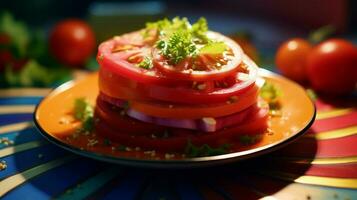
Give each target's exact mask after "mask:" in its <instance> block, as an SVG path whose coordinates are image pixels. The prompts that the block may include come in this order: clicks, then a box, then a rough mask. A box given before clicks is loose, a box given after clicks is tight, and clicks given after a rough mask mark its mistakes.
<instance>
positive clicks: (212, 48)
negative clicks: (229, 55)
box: [200, 42, 227, 54]
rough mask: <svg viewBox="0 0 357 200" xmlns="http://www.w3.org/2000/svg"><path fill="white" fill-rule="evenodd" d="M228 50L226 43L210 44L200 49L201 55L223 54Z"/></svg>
mask: <svg viewBox="0 0 357 200" xmlns="http://www.w3.org/2000/svg"><path fill="white" fill-rule="evenodd" d="M226 50H227V45H226V44H225V43H224V42H212V43H208V44H206V45H205V46H203V47H202V48H201V49H200V54H222V53H223V52H224V51H226Z"/></svg>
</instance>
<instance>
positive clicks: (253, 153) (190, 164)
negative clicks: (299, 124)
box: [33, 68, 316, 169]
mask: <svg viewBox="0 0 357 200" xmlns="http://www.w3.org/2000/svg"><path fill="white" fill-rule="evenodd" d="M259 74H265V75H270V76H275V77H278V78H279V79H285V80H287V81H289V82H290V83H291V84H295V85H296V86H298V87H300V88H303V87H302V86H300V85H298V84H297V83H295V82H294V81H291V80H289V79H287V78H285V77H283V76H281V75H279V74H276V73H274V72H271V71H268V70H266V69H261V68H260V69H259ZM78 81H80V80H70V81H67V82H65V83H63V84H61V85H60V86H58V87H56V88H54V89H53V90H52V91H51V92H50V93H49V94H48V95H46V96H45V97H44V98H43V99H41V101H40V102H39V103H38V104H37V105H36V107H35V110H34V112H33V120H34V124H35V127H36V128H37V130H39V132H40V134H41V135H42V136H43V137H44V138H46V139H47V140H48V141H49V142H51V143H52V144H55V145H57V146H59V147H61V148H64V149H66V150H68V151H70V152H72V153H75V154H77V155H81V156H85V157H87V158H91V159H94V160H100V161H105V162H109V163H115V164H121V165H126V166H132V167H133V166H134V167H142V168H161V169H163V168H167V169H169V168H175V169H177V168H198V167H210V166H216V165H223V164H227V163H231V162H236V161H242V160H246V159H249V158H254V157H258V156H261V155H265V154H268V153H270V152H273V151H276V150H278V149H280V148H282V147H284V146H286V145H288V144H290V143H292V142H293V141H295V140H296V139H297V138H299V137H301V136H302V135H303V134H304V133H306V131H307V130H308V129H309V128H310V127H311V126H312V124H313V123H314V121H315V118H316V105H315V103H314V102H313V101H312V99H311V98H310V97H308V98H309V100H310V103H311V104H312V107H313V115H312V116H311V118H310V120H309V123H308V124H307V125H306V126H305V127H304V128H303V129H301V130H300V131H299V132H297V133H296V134H294V135H292V136H290V137H287V138H284V139H283V140H280V141H277V142H274V143H271V144H268V145H265V146H261V147H258V148H254V149H249V150H244V151H240V152H232V153H227V154H222V155H216V156H205V157H195V158H183V159H179V160H170V159H168V160H163V159H160V160H155V159H139V158H130V157H116V156H110V155H106V154H100V153H96V152H92V151H88V150H82V149H80V148H77V147H75V146H72V145H70V144H67V143H65V142H63V141H61V140H59V139H57V138H56V137H54V136H52V135H51V134H50V133H48V132H46V131H45V130H44V129H43V128H42V127H41V126H40V124H39V122H38V120H37V111H38V109H39V107H40V106H41V104H42V103H43V101H45V100H46V99H47V98H49V97H50V96H53V95H55V94H57V93H59V92H61V91H63V90H65V89H68V88H69V87H72V86H73V85H74V84H75V83H76V82H78Z"/></svg>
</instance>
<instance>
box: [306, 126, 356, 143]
mask: <svg viewBox="0 0 357 200" xmlns="http://www.w3.org/2000/svg"><path fill="white" fill-rule="evenodd" d="M355 134H357V126H350V127H346V128H340V129H335V130H331V131H324V132H319V133H312V134H306V135H304V137H313V138H316V139H318V140H327V139H335V138H341V137H346V136H351V135H355Z"/></svg>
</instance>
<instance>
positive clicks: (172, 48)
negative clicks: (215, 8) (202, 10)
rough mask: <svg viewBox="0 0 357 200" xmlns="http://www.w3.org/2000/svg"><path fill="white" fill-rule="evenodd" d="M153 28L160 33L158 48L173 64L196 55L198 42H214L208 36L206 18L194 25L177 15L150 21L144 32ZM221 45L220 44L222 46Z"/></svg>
mask: <svg viewBox="0 0 357 200" xmlns="http://www.w3.org/2000/svg"><path fill="white" fill-rule="evenodd" d="M153 29H156V30H157V31H158V33H159V34H158V35H159V40H158V41H157V43H156V46H157V48H158V49H160V50H161V53H162V55H164V56H165V57H166V58H167V59H168V60H169V62H170V63H171V64H178V63H179V62H180V61H182V60H184V59H185V58H187V57H194V56H196V55H197V53H198V46H197V44H207V43H211V42H212V41H210V39H209V38H208V37H207V31H208V26H207V21H206V19H205V18H200V19H199V20H198V21H197V22H196V23H194V24H193V25H192V26H191V24H190V23H189V21H188V20H187V18H182V19H180V18H179V17H175V18H174V19H172V20H171V21H170V20H168V19H164V20H160V21H158V22H155V23H148V24H147V25H146V31H144V33H148V32H150V30H153ZM221 46H222V45H219V47H220V48H221ZM210 51H213V50H212V49H211V50H210ZM217 51H219V50H217ZM217 51H216V52H217Z"/></svg>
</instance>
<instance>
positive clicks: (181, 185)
mask: <svg viewBox="0 0 357 200" xmlns="http://www.w3.org/2000/svg"><path fill="white" fill-rule="evenodd" d="M176 190H177V192H178V194H179V196H180V199H188V200H196V199H203V197H202V195H201V194H200V192H199V191H198V189H197V188H195V187H194V186H193V185H192V183H191V182H190V181H188V180H186V181H184V180H180V181H177V182H176Z"/></svg>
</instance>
